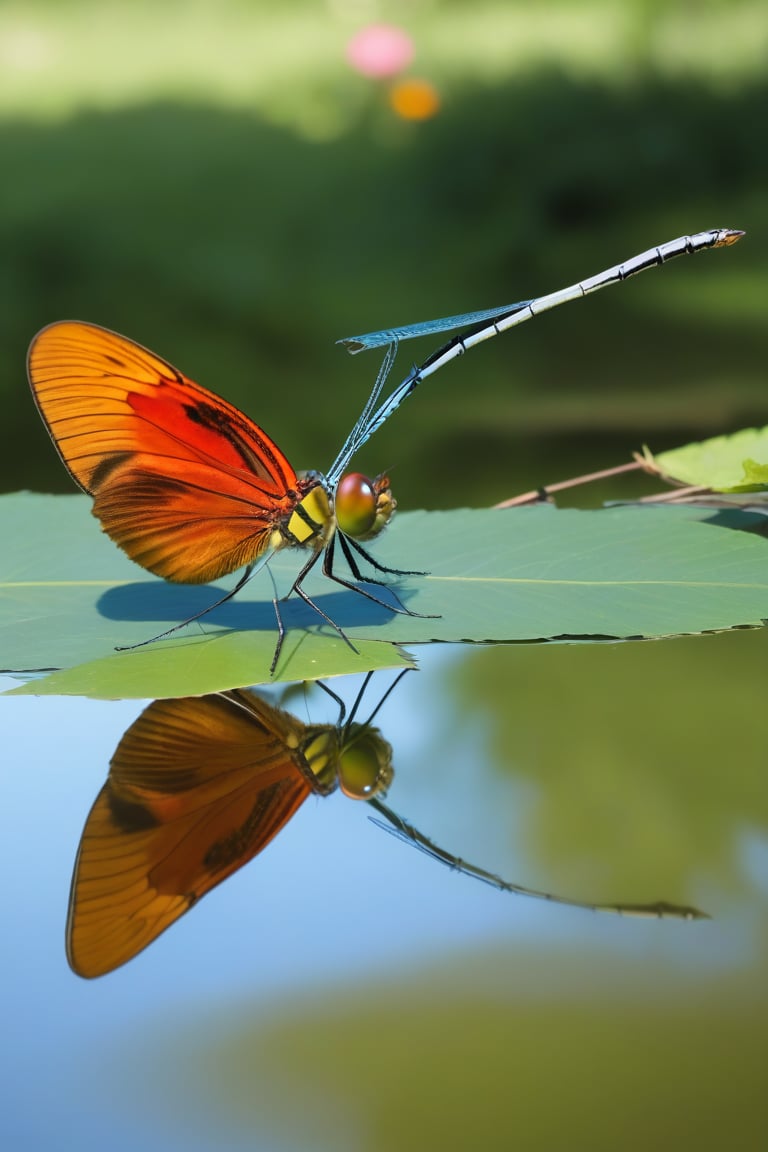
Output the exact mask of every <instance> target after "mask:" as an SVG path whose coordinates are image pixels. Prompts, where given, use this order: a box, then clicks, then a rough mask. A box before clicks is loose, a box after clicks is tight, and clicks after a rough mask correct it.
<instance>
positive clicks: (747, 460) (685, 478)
mask: <svg viewBox="0 0 768 1152" xmlns="http://www.w3.org/2000/svg"><path fill="white" fill-rule="evenodd" d="M646 461H647V462H648V463H649V464H651V465H652V467H653V468H654V470H655V471H658V472H659V473H660V474H661V475H662V476H665V477H667V478H668V479H670V480H674V481H676V482H677V483H680V484H693V485H695V486H696V487H697V488H712V489H713V490H714V491H715V492H760V491H764V490H766V489H768V428H744V429H742V431H740V432H735V433H734V434H733V435H732V436H715V437H713V438H712V439H711V440H702V441H701V442H700V443H695V444H686V445H685V446H684V447H683V448H674V449H672V450H671V451H670V452H660V453H659V455H658V456H654V455H652V454H651V453H650V452H648V451H647V450H646Z"/></svg>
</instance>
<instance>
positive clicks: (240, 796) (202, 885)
mask: <svg viewBox="0 0 768 1152" xmlns="http://www.w3.org/2000/svg"><path fill="white" fill-rule="evenodd" d="M301 731H302V726H301V725H300V723H299V722H298V721H295V720H293V718H292V717H290V716H288V715H287V714H286V713H284V712H281V711H280V710H278V709H275V708H272V707H270V706H269V705H267V704H265V703H263V702H262V701H260V700H259V699H258V698H257V697H254V696H252V695H250V694H249V693H229V694H227V695H226V696H209V697H202V698H188V699H180V700H160V701H155V703H154V704H151V705H150V706H149V707H148V708H147V709H146V710H145V711H144V712H143V713H142V715H141V716H140V717H139V718H138V720H137V721H136V722H135V723H134V724H133V725H132V726H131V728H130V729H129V730H128V732H127V733H126V734H125V736H124V737H123V739H122V740H121V742H120V745H119V746H118V748H117V750H116V752H115V755H114V757H113V759H112V763H111V766H110V772H109V777H108V779H107V783H106V784H105V786H104V788H103V789H102V790H101V792H100V794H99V796H98V797H97V799H96V802H95V804H94V806H93V808H92V810H91V812H90V814H89V816H88V819H87V821H86V825H85V828H84V830H83V834H82V838H81V842H80V850H79V853H78V857H77V861H76V863H75V871H74V876H73V879H72V892H71V896H70V906H69V917H68V921H67V955H68V958H69V962H70V964H71V966H72V968H73V969H74V971H75V972H77V973H78V974H80V975H81V976H86V977H94V976H100V975H103V974H104V973H106V972H109V971H112V969H114V968H117V967H119V965H121V964H124V963H125V962H126V961H127V960H130V959H131V958H132V957H133V956H135V955H136V954H137V953H138V952H140V951H141V950H142V949H143V948H146V946H147V945H148V944H150V943H151V942H152V941H153V940H154V939H155V938H156V937H157V936H158V935H159V934H160V933H161V932H163V931H164V930H165V929H166V928H167V927H168V926H169V925H170V924H172V923H173V922H174V921H175V920H177V919H178V918H179V917H180V916H182V915H183V914H184V913H185V912H186V911H187V910H188V909H189V908H190V907H191V906H192V905H193V904H194V903H196V902H197V901H198V900H199V899H200V898H201V897H202V896H204V895H205V894H206V893H207V892H209V891H210V890H211V889H212V888H214V887H215V886H216V885H217V884H220V883H221V881H222V880H224V879H226V877H227V876H230V875H231V874H232V873H233V872H235V871H237V869H239V868H241V867H242V866H243V865H244V864H246V863H247V862H248V861H249V860H251V859H252V858H253V857H254V856H256V855H257V854H258V853H259V852H260V851H261V850H262V849H263V848H264V847H266V845H267V844H268V843H269V842H270V840H272V839H273V837H274V836H275V835H276V834H277V833H278V832H279V831H280V829H281V828H282V827H284V825H285V824H286V823H287V822H288V820H290V818H291V816H292V815H293V814H294V813H295V812H296V810H297V809H298V808H299V806H300V805H301V803H302V802H303V801H304V800H305V799H306V797H307V796H308V795H309V794H310V792H312V791H313V782H312V781H313V778H312V773H311V771H310V770H309V768H308V766H307V764H306V762H305V761H304V759H303V757H302V754H301V752H300V751H299V747H298V746H299V743H300V735H301Z"/></svg>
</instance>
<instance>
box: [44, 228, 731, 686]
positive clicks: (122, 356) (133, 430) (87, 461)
mask: <svg viewBox="0 0 768 1152" xmlns="http://www.w3.org/2000/svg"><path fill="white" fill-rule="evenodd" d="M742 235H743V232H740V231H738V230H735V229H729V228H716V229H711V230H710V231H708V232H699V233H696V234H695V235H693V236H683V237H680V238H679V239H677V240H672V241H670V242H668V243H667V244H662V245H659V246H658V247H656V248H651V249H649V250H648V251H647V252H643V253H641V254H640V255H639V256H635V257H633V258H632V259H630V260H627V261H625V262H624V263H623V264H617V265H615V266H614V267H613V268H609V269H607V270H606V271H604V272H600V273H598V274H597V275H596V276H593V277H591V278H589V279H587V280H583V281H580V282H579V283H578V284H574V285H572V286H570V287H569V288H563V289H561V290H559V291H557V292H553V293H551V294H549V295H547V296H540V297H537V298H535V299H531V300H523V301H519V302H518V303H516V304H511V305H505V306H503V307H499V308H491V309H486V310H484V311H480V312H469V313H462V314H460V315H456V316H449V317H446V318H444V319H441V320H430V321H425V322H422V323H418V324H410V325H406V326H404V327H399V328H388V329H382V330H380V331H378V332H371V333H367V334H365V335H362V336H355V337H347V338H346V339H344V340H341V341H339V343H341V344H343V345H345V346H346V347H347V348H348V350H349V351H350V352H359V351H362V350H364V349H372V348H382V347H384V348H385V353H384V359H383V362H382V365H381V368H380V370H379V372H378V375H377V378H376V381H375V384H374V386H373V389H372V391H371V394H370V396H369V397H368V400H367V402H366V404H365V406H364V408H363V411H362V412H361V414H360V416H359V418H358V420H357V422H356V423H355V425H354V427H353V428H352V430H351V432H350V433H349V435H348V437H347V439H346V440H345V442H344V444H343V446H342V448H341V451H340V452H339V454H338V455H337V457H336V459H335V460H334V462H333V464H332V465H331V467H330V469H329V470H328V472H327V473H326V474H325V475H322V474H321V473H319V472H307V473H304V474H301V475H300V474H298V473H296V472H295V471H294V469H293V468H292V466H291V465H290V463H289V462H288V460H287V459H286V457H285V456H284V455H283V453H282V452H281V450H280V449H279V448H278V447H277V445H276V444H275V443H274V442H273V441H272V440H271V439H270V438H269V437H268V436H267V434H266V433H265V432H264V431H263V430H262V429H261V428H259V427H258V425H256V424H255V423H254V422H253V421H252V420H250V419H249V418H248V417H247V416H245V415H244V414H243V413H242V412H240V411H239V410H238V409H237V408H235V407H234V406H233V405H231V404H228V403H227V402H226V401H225V400H223V399H221V398H220V397H219V396H217V395H216V394H215V393H213V392H209V391H207V390H206V389H204V388H201V387H200V386H199V385H197V384H195V383H194V382H193V381H192V380H190V379H189V378H188V377H186V376H184V375H183V374H182V373H181V372H180V371H178V369H176V368H174V367H173V366H172V365H171V364H169V363H168V362H167V361H165V360H163V359H162V358H160V357H159V356H156V355H155V354H154V353H152V352H149V351H148V350H147V349H146V348H143V347H141V345H139V344H136V343H135V342H134V341H132V340H129V339H127V338H126V337H124V336H119V335H117V334H116V333H114V332H110V331H108V330H107V329H104V328H101V327H99V326H97V325H94V324H88V323H83V322H80V321H60V322H57V323H53V324H50V325H49V326H48V327H47V328H44V329H42V331H41V332H39V333H38V334H37V336H35V338H34V339H33V341H32V343H31V345H30V349H29V356H28V373H29V379H30V384H31V387H32V392H33V395H34V398H35V401H36V403H37V406H38V409H39V410H40V413H41V415H42V418H43V420H44V422H45V424H46V426H47V428H48V430H49V432H50V435H51V437H52V439H53V441H54V444H55V445H56V448H57V450H58V452H59V455H60V456H61V458H62V460H63V462H64V464H65V466H66V468H67V469H68V471H69V472H70V474H71V476H72V477H73V479H74V480H75V481H76V483H77V484H79V485H80V487H81V488H82V489H83V490H84V491H85V492H87V493H88V494H89V495H91V496H92V497H93V501H94V502H93V513H94V515H95V516H96V517H97V518H98V519H99V520H100V521H101V525H102V529H103V531H104V532H106V533H107V534H108V535H109V536H110V537H111V538H112V539H113V540H114V541H115V542H116V543H117V544H118V545H119V546H120V547H121V548H122V549H123V550H124V551H125V552H126V553H127V554H128V556H130V557H131V559H132V560H135V561H136V563H138V564H140V565H141V566H142V567H144V568H146V569H147V570H148V571H150V572H152V573H154V574H155V575H157V576H161V577H163V578H164V579H166V580H170V581H177V582H180V583H188V584H202V583H207V582H208V581H211V580H217V579H219V578H220V577H222V576H226V575H227V574H228V573H230V572H234V571H237V570H238V569H241V568H242V569H244V571H243V575H242V576H241V577H240V579H239V580H238V581H237V582H236V584H235V586H234V587H233V588H232V589H231V590H230V591H229V592H227V593H226V594H225V595H223V596H222V597H220V598H219V599H218V600H216V601H215V602H214V603H213V604H211V605H210V606H209V607H207V608H206V609H204V611H202V612H200V613H197V614H196V615H195V616H192V617H190V618H188V619H186V620H184V621H182V622H181V623H180V624H178V625H175V626H174V627H173V628H170V629H168V630H167V631H166V632H163V633H161V635H160V636H156V637H152V640H157V639H161V638H162V637H164V636H168V635H170V634H171V633H173V632H175V631H177V630H178V629H179V628H182V627H184V626H185V625H186V624H189V623H191V622H192V621H193V620H197V619H199V618H200V617H201V616H204V615H205V614H206V613H207V612H210V611H211V610H212V609H213V608H216V607H218V606H219V605H220V604H223V603H224V602H225V601H227V600H229V599H231V597H232V596H234V595H236V593H237V592H238V591H239V590H240V589H241V588H242V587H243V585H244V584H245V583H246V581H247V580H249V579H250V578H251V576H252V575H253V574H254V572H255V571H257V570H258V569H259V568H261V566H262V565H263V564H264V563H266V561H267V560H268V559H269V558H270V557H271V556H273V555H274V554H275V553H276V552H278V551H280V550H282V549H284V548H303V549H306V550H307V551H308V552H309V556H308V558H307V560H306V561H305V563H304V564H303V565H302V567H301V569H300V571H299V573H298V575H297V576H296V578H295V580H294V581H293V583H292V585H291V588H290V590H289V592H288V594H287V595H290V594H291V593H292V592H295V593H296V594H297V595H298V596H299V597H300V598H301V599H303V600H304V601H305V603H307V604H308V605H309V606H310V607H311V608H312V609H313V610H314V611H315V612H316V613H317V614H318V615H319V616H320V617H321V618H322V619H323V620H324V621H325V622H326V623H327V624H328V625H330V626H331V627H332V628H333V629H335V631H336V632H337V633H338V635H339V636H340V637H341V638H342V639H343V640H344V641H345V642H346V643H347V644H348V645H349V646H350V647H351V648H353V649H354V644H353V643H352V641H351V640H350V638H349V637H348V636H347V634H346V633H345V631H344V629H343V628H342V627H341V626H340V625H339V624H338V623H336V621H334V620H333V619H332V618H331V617H330V616H329V615H328V614H327V613H326V612H325V611H324V610H323V608H322V607H321V606H320V605H319V604H318V603H317V601H315V600H313V599H311V597H310V596H309V595H308V593H307V592H306V591H305V589H304V587H303V583H304V580H305V579H306V577H307V576H308V574H309V572H310V571H311V569H312V568H314V566H315V564H316V563H317V561H318V560H319V558H320V557H321V556H322V557H323V560H322V569H323V572H324V574H325V575H326V576H327V577H328V578H329V579H331V580H333V581H334V582H335V583H337V584H340V585H341V586H342V587H344V588H348V589H350V590H351V591H354V592H356V593H358V594H360V595H362V596H364V597H366V598H367V599H368V600H371V601H373V602H374V603H376V604H379V605H382V606H383V607H386V608H388V609H389V610H390V611H394V612H398V613H401V614H404V615H408V616H418V615H421V614H420V613H416V612H413V611H411V610H410V609H408V608H407V607H405V605H404V604H403V603H402V601H401V600H400V599H399V597H398V596H397V594H396V593H395V591H394V590H393V588H392V587H391V586H390V585H389V584H388V583H387V581H386V580H385V579H382V577H385V576H389V577H391V576H396V577H397V576H414V575H424V573H419V572H414V571H412V570H408V569H401V568H390V567H387V566H385V565H383V564H381V563H380V562H379V561H377V560H376V559H375V558H374V557H373V556H372V555H371V553H370V552H369V551H368V550H367V549H366V548H365V547H364V546H363V544H364V543H365V542H367V541H370V540H373V539H375V537H376V536H378V535H379V534H380V533H381V531H382V530H383V529H384V528H385V527H386V525H387V524H388V523H389V521H390V520H391V518H392V515H393V513H394V511H395V507H396V503H395V500H394V497H393V495H392V491H391V488H390V483H389V478H388V477H387V476H386V475H385V474H381V475H379V476H377V477H375V478H374V479H369V478H367V477H365V476H362V475H361V474H359V473H354V472H353V473H349V472H347V468H348V466H349V464H350V461H351V460H352V457H353V456H354V455H355V453H356V452H358V451H359V449H360V448H361V447H362V446H363V445H364V444H365V443H366V442H367V441H368V440H369V439H370V438H371V436H373V434H374V433H375V432H376V431H377V430H378V429H379V428H380V427H381V426H382V425H383V424H384V423H385V421H387V420H388V419H389V418H390V416H391V415H392V414H393V413H394V412H395V411H396V410H397V409H398V408H399V407H400V405H401V404H402V403H403V401H404V400H406V399H407V397H408V396H410V395H411V393H412V392H413V391H414V390H415V389H416V387H417V386H418V385H419V384H420V383H421V381H422V380H425V379H427V377H429V376H431V375H433V374H434V373H435V372H437V371H438V369H440V368H442V367H444V366H445V365H446V364H447V363H449V362H450V361H451V360H453V359H455V358H456V357H458V356H460V355H462V354H463V353H465V352H466V351H468V350H469V349H470V348H472V347H474V346H475V345H476V344H479V343H482V342H483V341H485V340H488V339H490V338H491V337H493V336H496V335H500V334H501V333H502V332H506V331H507V330H509V329H510V328H513V327H516V326H517V325H518V324H522V323H523V322H525V321H526V320H530V319H532V318H533V317H534V316H537V315H539V313H541V312H545V311H547V310H549V309H551V308H555V307H557V306H558V305H559V304H564V303H566V302H568V301H570V300H576V299H578V298H580V297H582V296H588V295H590V294H591V293H592V292H596V291H598V290H599V289H600V288H605V287H608V286H609V285H611V284H615V283H619V282H621V281H623V280H627V279H629V278H630V277H631V276H634V275H637V274H638V273H639V272H642V271H644V270H646V269H648V268H653V267H656V266H657V265H660V264H663V263H666V262H667V261H668V260H671V259H673V258H674V257H676V256H681V255H685V254H692V253H695V252H699V251H702V250H705V249H708V248H719V247H723V246H727V245H730V244H733V243H735V241H736V240H738V239H739V237H740V236H742ZM458 329H463V330H464V331H462V332H461V334H460V335H458V336H456V337H454V338H452V339H451V340H450V341H449V342H448V343H447V344H445V345H444V346H443V347H442V348H440V349H438V350H437V351H436V352H435V353H433V354H432V355H431V356H430V357H428V359H427V360H425V361H424V363H423V364H422V365H421V366H420V367H418V368H414V369H413V370H412V371H411V372H410V373H409V374H408V375H407V376H406V377H405V379H404V380H403V381H401V383H400V384H398V385H397V386H396V387H395V388H394V389H393V390H392V391H391V392H390V394H389V396H387V397H386V398H385V399H384V400H383V401H382V402H381V403H380V400H381V395H382V392H383V390H384V385H385V383H386V381H387V379H388V377H389V374H390V371H391V368H392V365H393V363H394V360H395V356H396V353H397V348H398V345H399V343H400V342H401V341H402V340H408V339H413V338H415V337H420V336H427V335H434V334H437V333H440V332H451V331H456V330H458ZM337 544H338V546H339V549H340V551H341V553H342V555H343V556H344V558H345V560H346V562H347V564H348V566H349V570H350V573H351V577H352V579H348V578H346V577H342V576H341V575H339V573H338V572H337V571H335V570H334V558H335V550H336V545H337ZM358 558H360V559H362V560H364V561H365V562H366V564H368V565H369V566H370V568H371V569H372V570H373V571H374V572H376V573H378V575H375V576H374V575H371V574H370V572H366V574H365V575H363V572H362V571H361V568H360V564H359V562H358ZM361 582H364V583H367V584H368V585H379V586H381V585H386V586H387V588H388V598H387V599H386V600H385V599H383V598H382V596H381V595H377V594H376V593H375V592H372V591H371V590H370V588H363V587H361ZM273 605H274V609H275V616H276V621H277V628H278V638H277V643H276V646H275V653H274V657H273V659H272V664H271V668H270V671H271V672H274V670H275V668H276V666H277V662H278V659H279V656H280V651H281V648H282V643H283V638H284V635H285V628H284V624H283V620H282V615H281V612H280V600H279V599H278V597H275V598H274V599H273ZM149 642H150V641H149V640H148V641H145V643H149ZM136 646H137V645H136Z"/></svg>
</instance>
